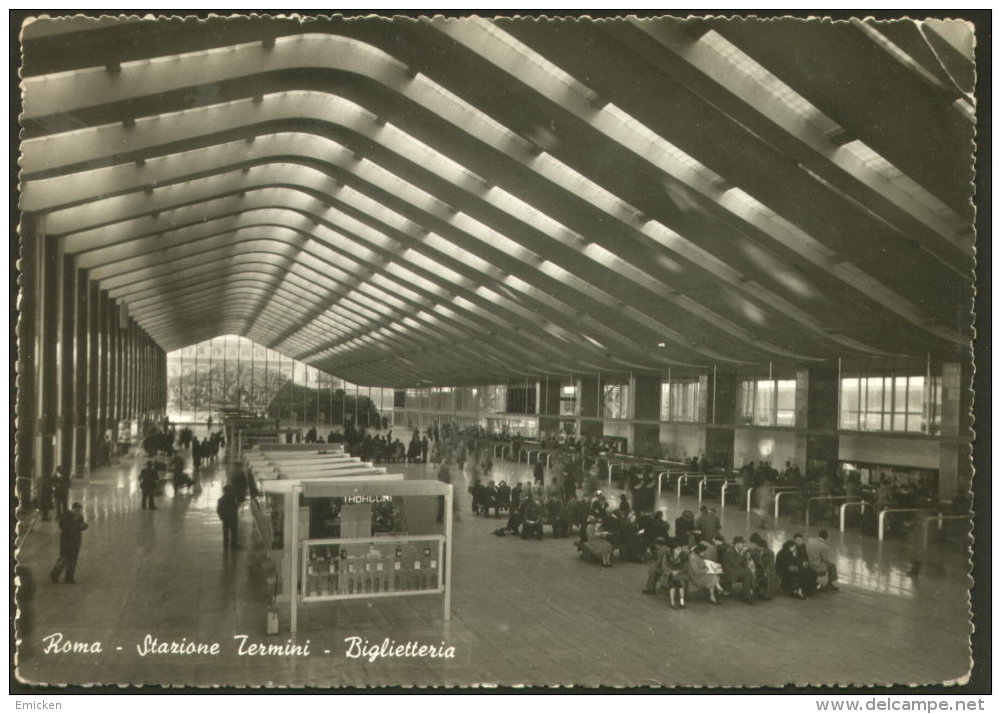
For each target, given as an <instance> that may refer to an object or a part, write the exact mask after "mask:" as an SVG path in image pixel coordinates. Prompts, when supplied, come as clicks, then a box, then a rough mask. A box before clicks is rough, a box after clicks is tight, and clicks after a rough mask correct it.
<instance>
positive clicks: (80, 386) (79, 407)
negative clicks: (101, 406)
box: [72, 268, 90, 477]
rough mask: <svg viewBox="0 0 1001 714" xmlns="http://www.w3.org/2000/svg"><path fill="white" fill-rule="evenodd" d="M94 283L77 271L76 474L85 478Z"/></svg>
mask: <svg viewBox="0 0 1001 714" xmlns="http://www.w3.org/2000/svg"><path fill="white" fill-rule="evenodd" d="M89 298H90V283H89V281H88V280H87V271H85V270H82V269H79V268H78V269H77V271H76V295H75V303H76V304H75V309H76V315H75V317H74V321H75V328H76V329H75V337H74V342H75V345H74V350H73V357H74V364H73V425H74V430H73V457H72V458H73V461H72V463H73V475H74V476H76V477H82V476H83V475H84V472H85V471H86V470H87V392H88V389H87V385H88V383H89V376H90V371H89V364H90V349H89V345H88V339H87V338H88V335H89V331H88V318H89V317H90V303H89Z"/></svg>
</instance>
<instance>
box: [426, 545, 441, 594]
mask: <svg viewBox="0 0 1001 714" xmlns="http://www.w3.org/2000/svg"><path fill="white" fill-rule="evenodd" d="M440 552H441V551H436V550H434V549H433V547H432V549H429V554H430V558H429V559H428V580H429V581H430V582H429V583H428V585H429V587H431V588H434V589H437V588H438V553H440Z"/></svg>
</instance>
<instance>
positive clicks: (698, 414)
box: [660, 378, 707, 422]
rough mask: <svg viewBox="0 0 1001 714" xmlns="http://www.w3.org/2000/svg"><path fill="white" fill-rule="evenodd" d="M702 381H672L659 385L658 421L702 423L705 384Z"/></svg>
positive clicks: (704, 417)
mask: <svg viewBox="0 0 1001 714" xmlns="http://www.w3.org/2000/svg"><path fill="white" fill-rule="evenodd" d="M704 382H705V378H702V379H672V380H668V381H664V382H661V383H660V420H661V421H684V422H703V421H705V419H706V391H707V389H706V386H707V385H706V384H704Z"/></svg>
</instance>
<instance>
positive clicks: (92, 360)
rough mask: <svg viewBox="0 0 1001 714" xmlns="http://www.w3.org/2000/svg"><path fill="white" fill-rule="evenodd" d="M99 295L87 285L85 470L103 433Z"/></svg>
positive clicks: (90, 464)
mask: <svg viewBox="0 0 1001 714" xmlns="http://www.w3.org/2000/svg"><path fill="white" fill-rule="evenodd" d="M100 307H101V294H100V291H99V290H98V288H97V283H95V282H92V281H88V284H87V385H86V391H87V419H86V422H87V430H86V436H85V441H86V454H85V455H84V462H85V463H86V465H87V470H90V469H92V468H94V457H95V455H96V451H95V446H96V445H97V443H98V441H97V440H98V439H100V438H101V435H102V434H103V432H102V431H101V428H100V420H99V417H98V410H99V409H100V398H99V392H98V390H99V388H100V379H101V377H100V375H101V365H100V355H101V309H100Z"/></svg>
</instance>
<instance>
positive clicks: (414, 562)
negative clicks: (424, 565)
mask: <svg viewBox="0 0 1001 714" xmlns="http://www.w3.org/2000/svg"><path fill="white" fill-rule="evenodd" d="M407 550H408V555H407V562H408V563H410V573H409V575H410V577H409V578H407V590H420V587H421V561H420V558H419V557H418V555H417V549H416V548H415V547H414V544H413V543H408V544H407Z"/></svg>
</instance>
